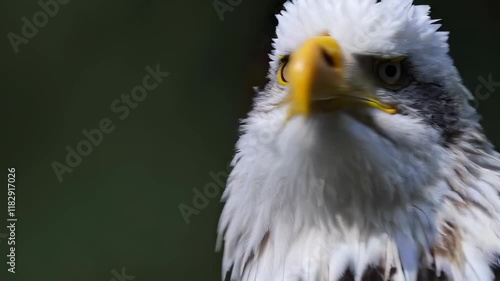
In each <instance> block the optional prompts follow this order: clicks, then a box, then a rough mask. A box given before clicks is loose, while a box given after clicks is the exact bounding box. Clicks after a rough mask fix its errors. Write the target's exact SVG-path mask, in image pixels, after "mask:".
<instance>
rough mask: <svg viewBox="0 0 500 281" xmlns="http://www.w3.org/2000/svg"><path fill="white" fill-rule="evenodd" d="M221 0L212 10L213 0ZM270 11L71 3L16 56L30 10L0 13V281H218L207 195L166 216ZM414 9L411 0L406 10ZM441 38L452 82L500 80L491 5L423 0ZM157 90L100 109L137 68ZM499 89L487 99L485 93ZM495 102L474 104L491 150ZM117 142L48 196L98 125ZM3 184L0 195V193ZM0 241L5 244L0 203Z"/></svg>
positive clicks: (238, 88) (217, 141)
mask: <svg viewBox="0 0 500 281" xmlns="http://www.w3.org/2000/svg"><path fill="white" fill-rule="evenodd" d="M223 1H224V0H223ZM279 2H280V1H274V2H273V1H264V0H243V2H242V3H241V4H239V5H238V6H237V7H235V9H234V11H233V12H227V13H225V14H224V20H223V21H221V20H220V18H219V17H218V15H217V13H216V11H215V10H214V8H213V5H212V0H206V1H161V0H107V1H102V0H101V1H99V0H85V1H83V0H71V1H70V3H68V4H66V5H64V6H61V7H60V11H59V13H58V14H57V15H56V16H55V17H54V18H51V19H50V20H49V22H48V24H47V25H46V26H45V27H43V28H40V30H39V32H38V34H37V35H36V36H35V37H34V38H32V39H30V41H29V43H28V44H26V45H21V46H20V47H19V49H20V52H19V53H18V54H15V53H14V51H13V49H12V47H11V45H10V43H9V40H8V39H7V34H8V33H9V32H14V33H16V34H21V27H22V22H21V18H22V17H23V16H26V17H28V18H31V17H32V15H33V14H34V13H35V12H36V11H38V10H40V7H39V6H38V4H37V2H36V1H33V0H29V1H28V0H24V1H21V0H15V1H14V0H10V1H7V0H3V1H2V2H1V6H0V11H1V14H0V31H1V32H0V34H1V35H2V36H3V37H1V38H2V39H1V40H0V54H1V57H0V58H1V60H0V66H1V67H0V69H1V78H0V79H1V83H0V92H1V93H2V97H3V99H2V104H3V108H4V109H3V110H2V117H3V118H2V119H3V120H4V122H5V123H6V126H4V127H3V128H4V130H3V136H2V139H3V142H2V158H1V159H2V162H3V163H2V164H3V165H2V167H4V173H5V177H4V179H5V178H6V174H7V171H6V168H7V167H11V166H14V167H16V169H17V172H16V174H17V178H18V180H17V198H16V199H17V217H18V219H19V221H18V224H17V253H16V254H17V268H16V269H17V273H16V274H15V275H12V274H9V275H7V274H6V273H7V272H6V270H7V265H6V257H5V255H7V251H6V246H7V244H6V241H5V240H3V241H1V242H0V264H1V265H0V270H1V273H0V279H1V280H5V279H4V277H3V276H7V280H54V281H59V280H77V281H78V280H82V281H89V280H96V281H109V280H111V278H112V277H113V276H112V274H111V270H112V269H116V270H117V271H120V270H121V268H122V267H126V272H127V274H129V275H133V276H136V278H135V279H134V280H137V281H140V280H148V281H149V280H189V281H191V280H193V281H194V280H200V281H201V280H219V279H220V269H219V268H220V259H221V256H220V254H216V253H215V252H214V249H215V239H216V227H217V221H218V215H219V212H220V210H221V207H222V205H221V204H220V203H219V198H215V199H211V200H210V203H209V205H208V207H207V208H205V209H203V210H202V211H201V212H200V214H199V215H197V216H192V217H191V218H190V219H191V222H190V224H189V225H186V223H185V222H184V220H183V218H182V216H181V214H180V212H179V209H178V205H179V204H180V203H185V204H188V205H192V199H193V196H194V193H193V191H192V189H194V188H197V189H200V190H202V189H203V187H204V186H205V184H207V183H209V182H211V181H212V179H211V177H210V176H209V173H210V172H211V171H213V172H218V171H223V170H225V169H226V168H225V167H226V164H227V163H228V161H229V160H230V159H231V156H232V154H233V145H234V142H235V141H236V139H237V127H238V122H239V121H238V119H239V118H242V117H244V116H245V114H246V112H247V111H248V109H249V106H250V101H251V97H252V89H251V86H254V85H262V83H264V79H263V78H264V75H265V73H266V60H267V55H266V53H267V52H268V50H269V47H270V38H271V36H272V35H273V28H274V27H273V25H274V24H275V21H274V17H273V14H274V13H275V12H277V11H278V10H279V6H280V3H279ZM420 2H423V1H420ZM426 3H428V4H432V5H433V13H432V15H433V16H434V17H438V18H444V22H443V23H444V28H445V29H447V30H450V31H451V48H452V55H453V57H454V58H455V60H456V64H457V66H458V67H459V69H460V71H461V73H462V75H463V77H464V80H465V83H466V85H467V86H468V87H469V88H471V89H472V90H473V89H474V88H475V87H476V86H477V85H479V81H478V76H480V75H481V76H483V77H485V78H486V77H487V76H488V75H489V74H492V75H493V80H498V81H500V67H499V65H500V56H499V55H498V50H499V49H500V44H499V43H498V40H497V39H498V30H499V29H498V27H499V23H500V20H499V19H498V17H497V14H498V13H497V11H495V7H493V5H492V4H491V3H493V1H485V0H482V1H475V2H471V1H451V0H449V1H442V0H441V1H437V0H436V1H426ZM158 63H159V64H160V65H161V69H162V70H163V71H167V72H170V73H171V75H170V77H168V78H166V80H165V81H164V82H163V83H162V84H160V86H159V87H158V88H157V89H156V90H154V91H153V92H151V93H149V95H148V97H147V98H146V99H145V100H144V101H143V102H142V103H140V104H139V106H138V107H137V108H136V109H134V110H132V111H131V113H130V116H128V118H126V119H125V120H123V121H121V120H119V119H118V118H117V117H118V115H117V114H115V113H112V112H111V110H110V104H111V102H112V101H113V100H115V99H117V98H119V97H120V94H121V93H129V92H130V90H131V89H132V88H133V87H134V86H136V85H140V84H141V80H142V77H143V76H144V75H145V74H146V71H145V70H144V68H145V67H146V66H147V65H151V66H154V65H156V64H158ZM498 91H499V92H500V89H498ZM499 103H500V96H499V95H498V93H493V95H492V96H491V97H490V98H488V99H487V100H485V101H481V102H480V107H479V110H480V112H481V113H482V114H483V116H484V119H485V121H484V124H485V129H486V132H487V133H488V135H489V136H490V138H491V139H492V140H493V141H494V142H495V143H497V144H499V143H500V129H499V128H498V126H497V125H496V124H497V118H498V117H499V116H500V114H499V113H498V108H500V107H499ZM105 117H107V118H110V119H112V120H113V124H115V126H116V129H115V131H114V132H112V133H111V134H109V135H105V137H104V140H103V142H102V143H101V144H100V145H99V146H98V147H96V148H94V150H93V152H92V153H91V154H90V155H89V156H87V157H84V159H83V161H82V163H81V164H80V165H79V166H78V167H76V168H75V169H74V171H73V172H72V173H71V174H65V175H64V181H63V182H62V183H59V181H58V180H57V177H56V176H55V174H54V172H53V170H52V168H51V163H52V162H53V161H58V162H61V163H64V161H65V160H64V158H65V155H66V152H65V146H67V145H70V146H72V147H75V146H76V144H77V143H78V142H79V141H81V140H83V139H84V137H83V135H82V134H81V131H82V130H83V129H87V130H90V129H93V128H97V127H98V123H99V121H100V120H101V119H102V118H105ZM4 186H5V185H4ZM0 198H1V200H0V204H1V205H0V207H1V211H0V233H7V230H6V229H5V221H6V204H5V203H6V190H5V191H0Z"/></svg>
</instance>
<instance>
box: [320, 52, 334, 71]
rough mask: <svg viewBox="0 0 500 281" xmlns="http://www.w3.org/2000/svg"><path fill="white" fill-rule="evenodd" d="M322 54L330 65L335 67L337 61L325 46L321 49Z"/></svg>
mask: <svg viewBox="0 0 500 281" xmlns="http://www.w3.org/2000/svg"><path fill="white" fill-rule="evenodd" d="M321 55H322V56H323V60H324V61H325V62H326V64H327V65H328V66H330V67H335V61H334V60H333V58H332V56H330V55H329V54H328V53H327V52H326V51H325V50H324V49H323V48H322V49H321Z"/></svg>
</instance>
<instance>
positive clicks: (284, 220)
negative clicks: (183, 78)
mask: <svg viewBox="0 0 500 281" xmlns="http://www.w3.org/2000/svg"><path fill="white" fill-rule="evenodd" d="M428 13H429V7H428V6H414V5H413V4H412V2H411V1H408V0H402V1H396V0H383V1H381V2H377V1H374V0H297V1H294V2H288V3H286V4H285V9H284V11H283V12H282V13H281V14H280V15H278V20H279V25H278V27H277V32H276V33H277V38H276V39H275V40H274V44H273V47H274V50H273V53H272V54H271V55H270V59H271V62H270V68H269V73H268V78H269V83H268V84H267V85H266V87H265V88H264V89H262V90H259V91H258V93H257V97H256V99H255V103H254V108H253V110H252V111H251V112H250V114H249V116H248V118H247V119H246V120H245V122H244V124H243V125H242V135H241V137H240V140H239V141H238V144H237V153H236V156H235V159H234V161H233V165H234V169H233V171H232V173H231V175H230V178H229V180H228V187H227V189H226V192H225V194H224V196H223V199H224V200H225V201H226V206H225V208H224V211H223V214H222V215H221V220H220V226H219V232H220V235H219V238H220V241H219V242H220V245H222V243H224V248H225V249H224V267H223V272H228V271H230V270H231V269H232V272H231V276H232V280H233V279H234V280H257V281H260V280H266V281H268V280H318V281H319V280H350V279H353V280H379V279H377V278H383V280H433V279H432V278H434V277H433V276H445V278H447V280H481V281H482V280H485V281H486V280H495V279H494V278H495V276H494V269H493V268H494V266H497V265H498V260H497V259H496V258H495V257H496V255H498V254H499V253H500V195H499V194H500V157H499V155H498V153H497V152H495V151H494V150H493V148H492V146H491V144H490V143H489V142H488V141H487V139H486V138H485V137H484V135H483V134H482V132H481V127H480V125H479V124H478V122H477V121H478V117H477V114H476V111H475V109H474V108H472V107H471V106H470V105H469V104H468V100H469V99H470V98H471V95H470V93H469V91H468V90H467V89H466V88H465V87H464V86H463V85H462V82H461V78H460V76H459V74H458V72H457V70H456V68H455V67H454V65H453V62H452V60H451V58H450V57H449V55H448V52H449V48H448V43H447V39H448V34H447V33H446V32H441V31H437V30H438V28H439V27H440V25H438V24H435V22H436V21H435V20H432V19H430V17H429V16H428ZM479 233H481V234H479ZM484 237H488V242H485V241H484ZM342 278H344V279H342ZM380 280H382V279H380ZM445 280H446V279H445Z"/></svg>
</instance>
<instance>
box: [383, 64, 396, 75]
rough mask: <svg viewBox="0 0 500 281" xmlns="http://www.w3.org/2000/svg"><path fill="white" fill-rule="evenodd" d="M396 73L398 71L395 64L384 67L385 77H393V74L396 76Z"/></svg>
mask: <svg viewBox="0 0 500 281" xmlns="http://www.w3.org/2000/svg"><path fill="white" fill-rule="evenodd" d="M397 73H398V69H397V67H396V66H395V65H388V66H387V67H386V68H385V75H386V76H387V77H394V76H396V74H397Z"/></svg>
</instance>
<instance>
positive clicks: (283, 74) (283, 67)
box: [278, 56, 289, 86]
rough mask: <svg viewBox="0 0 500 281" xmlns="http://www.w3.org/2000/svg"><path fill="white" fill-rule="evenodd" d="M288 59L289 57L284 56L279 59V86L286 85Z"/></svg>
mask: <svg viewBox="0 0 500 281" xmlns="http://www.w3.org/2000/svg"><path fill="white" fill-rule="evenodd" d="M288 59H289V56H285V57H282V58H281V62H280V66H279V68H278V82H279V83H280V85H283V86H284V85H286V84H288V77H287V76H288V71H287V65H288Z"/></svg>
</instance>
